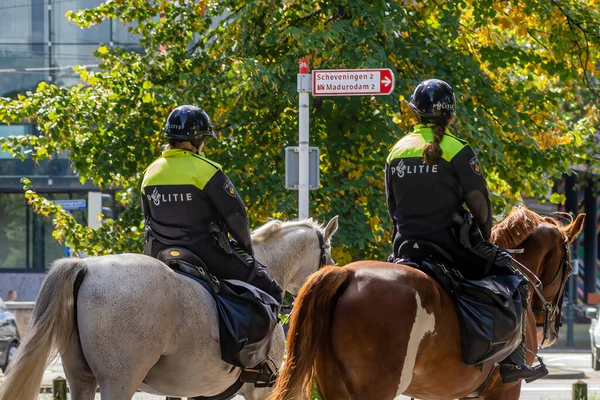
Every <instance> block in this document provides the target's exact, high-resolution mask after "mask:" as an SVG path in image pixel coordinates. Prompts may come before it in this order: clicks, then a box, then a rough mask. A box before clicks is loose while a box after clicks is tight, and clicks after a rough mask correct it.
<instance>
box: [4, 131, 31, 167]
mask: <svg viewBox="0 0 600 400" xmlns="http://www.w3.org/2000/svg"><path fill="white" fill-rule="evenodd" d="M30 132H31V126H30V125H0V138H7V137H9V136H23V135H27V134H29V133H30ZM2 158H13V156H12V155H11V154H10V153H8V152H6V151H1V150H0V159H2Z"/></svg>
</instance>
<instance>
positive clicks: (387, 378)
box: [270, 207, 585, 400]
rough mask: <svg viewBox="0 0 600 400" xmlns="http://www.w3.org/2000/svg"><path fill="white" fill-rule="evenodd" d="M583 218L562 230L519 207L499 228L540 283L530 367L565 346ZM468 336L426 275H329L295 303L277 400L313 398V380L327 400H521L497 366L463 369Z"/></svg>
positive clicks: (496, 235) (389, 267)
mask: <svg viewBox="0 0 600 400" xmlns="http://www.w3.org/2000/svg"><path fill="white" fill-rule="evenodd" d="M584 217H585V215H579V216H577V218H576V219H575V221H573V222H571V223H569V224H568V225H566V226H563V225H562V224H561V223H559V222H557V221H555V220H554V219H552V218H549V217H541V216H539V215H538V214H536V213H534V212H533V211H530V210H527V209H526V208H524V207H518V208H516V209H514V210H513V211H512V213H511V214H510V215H509V216H508V217H507V218H506V219H505V220H504V221H503V222H502V223H500V224H499V225H497V226H496V227H495V228H494V231H493V236H492V240H493V241H494V242H495V243H496V244H498V245H499V246H501V247H505V248H508V249H518V250H517V251H516V252H515V259H517V260H518V261H519V262H520V263H522V264H523V265H526V266H527V267H528V268H529V270H530V272H527V274H528V275H529V276H530V277H531V278H532V281H536V280H537V279H538V278H539V281H541V284H539V285H538V287H537V290H536V289H534V288H533V287H532V286H531V285H530V289H534V290H532V291H531V293H532V295H531V296H530V304H531V306H532V307H530V308H528V309H527V315H526V322H527V323H526V326H527V342H526V343H527V348H528V349H531V350H532V353H530V354H529V355H528V360H527V361H528V363H529V364H531V363H533V361H534V354H533V353H535V352H536V351H537V349H538V347H539V346H540V345H544V346H547V345H551V344H552V343H553V342H554V341H555V340H556V338H557V335H558V327H559V320H560V308H561V300H562V296H563V294H564V290H565V283H566V280H567V278H568V276H569V274H570V273H571V267H570V254H569V251H568V248H569V246H568V245H569V243H571V242H572V241H573V239H574V238H575V237H576V236H577V234H579V232H580V231H581V228H582V224H583V220H584ZM533 275H535V276H533ZM539 281H538V283H539ZM536 326H537V329H536ZM536 332H537V335H536ZM459 334H460V332H459V323H458V320H457V316H456V311H455V306H454V303H453V302H452V300H451V299H450V297H449V296H448V295H447V294H446V292H444V291H443V290H442V289H441V287H440V286H439V285H438V284H437V283H436V282H435V281H434V280H433V279H431V278H429V277H428V276H427V275H425V274H424V273H423V272H421V271H419V270H417V269H415V268H411V267H409V266H405V265H397V264H390V263H384V262H377V261H360V262H355V263H351V264H349V265H347V266H345V267H344V268H339V267H338V268H335V267H326V268H324V269H322V270H320V271H318V272H317V273H315V274H313V275H311V276H310V278H309V280H308V281H307V282H306V283H305V284H304V286H303V287H302V289H301V291H300V293H299V295H298V297H297V299H296V302H295V306H294V311H293V315H292V318H291V326H290V331H289V334H288V339H289V342H288V358H287V362H286V365H285V367H284V369H283V371H282V374H281V376H280V377H279V379H278V383H277V387H276V390H275V392H274V393H273V394H272V396H271V397H270V399H271V400H291V399H308V398H309V393H310V387H311V382H312V378H313V376H316V380H317V387H318V390H319V393H320V394H321V396H322V398H323V399H324V400H338V399H339V400H341V399H344V400H345V399H352V400H386V399H390V400H391V399H394V398H395V397H397V396H399V395H400V394H405V395H408V396H411V397H414V398H418V399H425V400H433V399H459V398H465V397H466V396H469V395H471V394H474V393H478V394H479V396H480V397H479V398H481V399H485V400H500V399H502V400H512V399H518V398H519V394H520V391H521V382H520V381H518V382H514V383H510V384H502V381H501V378H500V375H499V373H498V371H497V368H495V365H494V364H484V365H483V368H482V369H481V370H479V369H477V368H476V367H474V366H469V365H465V364H463V363H462V361H461V345H460V337H459Z"/></svg>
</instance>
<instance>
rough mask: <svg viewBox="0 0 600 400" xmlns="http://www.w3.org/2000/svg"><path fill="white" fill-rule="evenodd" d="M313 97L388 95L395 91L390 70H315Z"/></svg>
mask: <svg viewBox="0 0 600 400" xmlns="http://www.w3.org/2000/svg"><path fill="white" fill-rule="evenodd" d="M312 73H313V77H312V78H313V91H312V94H313V96H364V95H386V94H390V93H392V90H393V89H394V74H393V73H392V70H391V69H389V68H377V69H321V70H318V69H317V70H313V72H312Z"/></svg>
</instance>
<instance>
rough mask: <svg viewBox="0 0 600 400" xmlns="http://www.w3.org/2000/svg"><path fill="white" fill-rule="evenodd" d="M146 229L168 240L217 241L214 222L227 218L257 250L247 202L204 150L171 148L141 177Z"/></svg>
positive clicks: (237, 237) (231, 228)
mask: <svg viewBox="0 0 600 400" xmlns="http://www.w3.org/2000/svg"><path fill="white" fill-rule="evenodd" d="M142 208H143V212H144V218H145V222H146V234H149V235H152V236H153V238H154V239H155V240H158V241H159V242H162V243H164V244H167V245H181V246H184V247H185V245H191V244H194V243H198V242H202V241H205V240H214V239H213V238H212V234H211V232H210V231H209V226H210V223H211V222H215V223H224V224H225V225H226V227H227V230H228V231H229V233H230V234H231V236H232V237H233V238H234V239H235V240H236V241H237V242H238V244H240V245H241V246H242V249H244V250H245V251H246V252H248V253H249V254H253V252H252V245H251V241H250V231H249V229H248V216H247V214H246V207H245V205H244V202H243V201H242V199H241V198H240V196H239V194H238V192H237V190H236V189H235V187H234V186H233V184H232V183H231V181H230V180H229V178H228V177H227V175H225V173H224V172H223V171H222V170H221V166H220V165H219V164H217V163H215V162H213V161H210V160H209V159H207V158H206V157H204V155H202V154H195V153H193V152H191V151H189V150H183V149H171V150H167V151H164V152H163V153H162V156H161V157H160V158H158V159H157V160H156V161H154V162H153V163H152V164H150V166H149V167H148V168H147V169H146V171H145V173H144V179H143V182H142Z"/></svg>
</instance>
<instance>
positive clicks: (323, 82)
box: [286, 59, 394, 219]
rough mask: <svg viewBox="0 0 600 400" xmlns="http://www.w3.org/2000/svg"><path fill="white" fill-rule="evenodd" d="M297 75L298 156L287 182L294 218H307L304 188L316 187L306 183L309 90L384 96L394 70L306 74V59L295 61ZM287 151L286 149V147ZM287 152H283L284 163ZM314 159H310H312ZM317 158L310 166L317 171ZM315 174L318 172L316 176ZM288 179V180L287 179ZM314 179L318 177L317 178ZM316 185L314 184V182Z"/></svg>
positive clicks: (391, 87)
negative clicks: (292, 192)
mask: <svg viewBox="0 0 600 400" xmlns="http://www.w3.org/2000/svg"><path fill="white" fill-rule="evenodd" d="M299 67H300V68H299V69H300V70H299V74H298V95H299V104H298V105H299V112H298V119H299V121H298V122H299V123H298V131H299V132H298V133H299V135H298V136H299V138H298V139H299V140H298V142H299V143H298V144H299V146H298V147H297V148H295V149H294V151H296V152H298V153H299V157H298V184H297V185H296V184H292V185H288V189H298V218H299V219H305V218H308V191H309V189H316V188H315V187H314V186H313V187H310V185H309V162H310V161H309V160H310V159H309V150H310V148H309V130H308V126H309V114H308V107H309V97H308V95H309V93H312V95H313V96H379V95H388V94H390V93H392V90H394V73H393V72H392V70H391V69H389V68H376V69H329V70H327V69H322V70H314V71H313V72H312V74H311V73H310V64H309V62H308V60H306V59H301V60H299ZM286 150H287V149H286ZM291 154H293V152H292V151H291V149H290V151H286V166H288V164H289V162H293V161H295V160H291V159H290V160H288V157H289V155H291ZM312 162H314V161H312ZM318 162H319V159H318V158H317V159H316V164H317V165H314V166H312V168H310V169H312V170H314V169H315V168H316V169H317V170H318V168H319V165H318ZM292 170H293V169H291V168H289V169H288V168H286V182H291V181H294V180H293V179H292V177H288V176H287V175H288V173H289V171H292ZM317 176H318V175H317ZM288 178H290V179H288ZM317 181H318V178H317ZM317 185H318V183H317Z"/></svg>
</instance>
